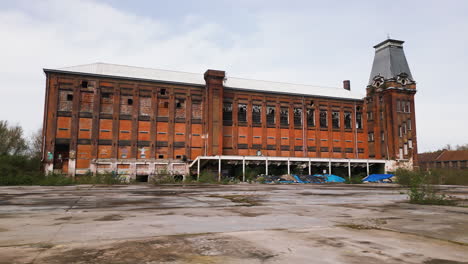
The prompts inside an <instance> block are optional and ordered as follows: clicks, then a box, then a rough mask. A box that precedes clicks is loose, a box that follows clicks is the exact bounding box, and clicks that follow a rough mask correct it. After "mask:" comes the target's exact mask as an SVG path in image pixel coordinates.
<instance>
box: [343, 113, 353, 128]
mask: <svg viewBox="0 0 468 264" xmlns="http://www.w3.org/2000/svg"><path fill="white" fill-rule="evenodd" d="M344 126H345V129H351V112H344Z"/></svg>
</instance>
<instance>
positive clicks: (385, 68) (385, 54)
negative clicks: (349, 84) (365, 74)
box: [369, 39, 414, 85]
mask: <svg viewBox="0 0 468 264" xmlns="http://www.w3.org/2000/svg"><path fill="white" fill-rule="evenodd" d="M403 43H404V41H402V40H395V39H387V40H385V41H382V42H381V43H379V44H377V45H375V46H374V48H375V56H374V63H373V64H372V70H371V75H370V78H369V85H370V84H372V80H373V78H374V77H375V76H377V75H380V76H383V77H384V78H385V79H386V80H388V79H392V78H396V77H397V76H398V75H399V74H401V73H406V74H407V75H408V78H409V79H410V80H411V81H414V80H413V76H412V75H411V71H410V68H409V66H408V62H407V61H406V57H405V52H404V51H403Z"/></svg>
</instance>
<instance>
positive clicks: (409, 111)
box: [406, 101, 411, 113]
mask: <svg viewBox="0 0 468 264" xmlns="http://www.w3.org/2000/svg"><path fill="white" fill-rule="evenodd" d="M406 108H407V113H411V103H410V101H408V102H406Z"/></svg>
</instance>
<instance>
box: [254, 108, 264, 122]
mask: <svg viewBox="0 0 468 264" xmlns="http://www.w3.org/2000/svg"><path fill="white" fill-rule="evenodd" d="M252 122H253V123H254V124H260V123H261V122H262V106H261V105H253V106H252Z"/></svg>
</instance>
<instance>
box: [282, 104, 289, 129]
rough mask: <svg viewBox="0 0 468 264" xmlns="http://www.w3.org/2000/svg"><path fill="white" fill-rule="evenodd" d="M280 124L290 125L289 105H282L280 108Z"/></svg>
mask: <svg viewBox="0 0 468 264" xmlns="http://www.w3.org/2000/svg"><path fill="white" fill-rule="evenodd" d="M280 124H281V125H285V126H287V125H289V109H288V108H287V107H281V109H280Z"/></svg>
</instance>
